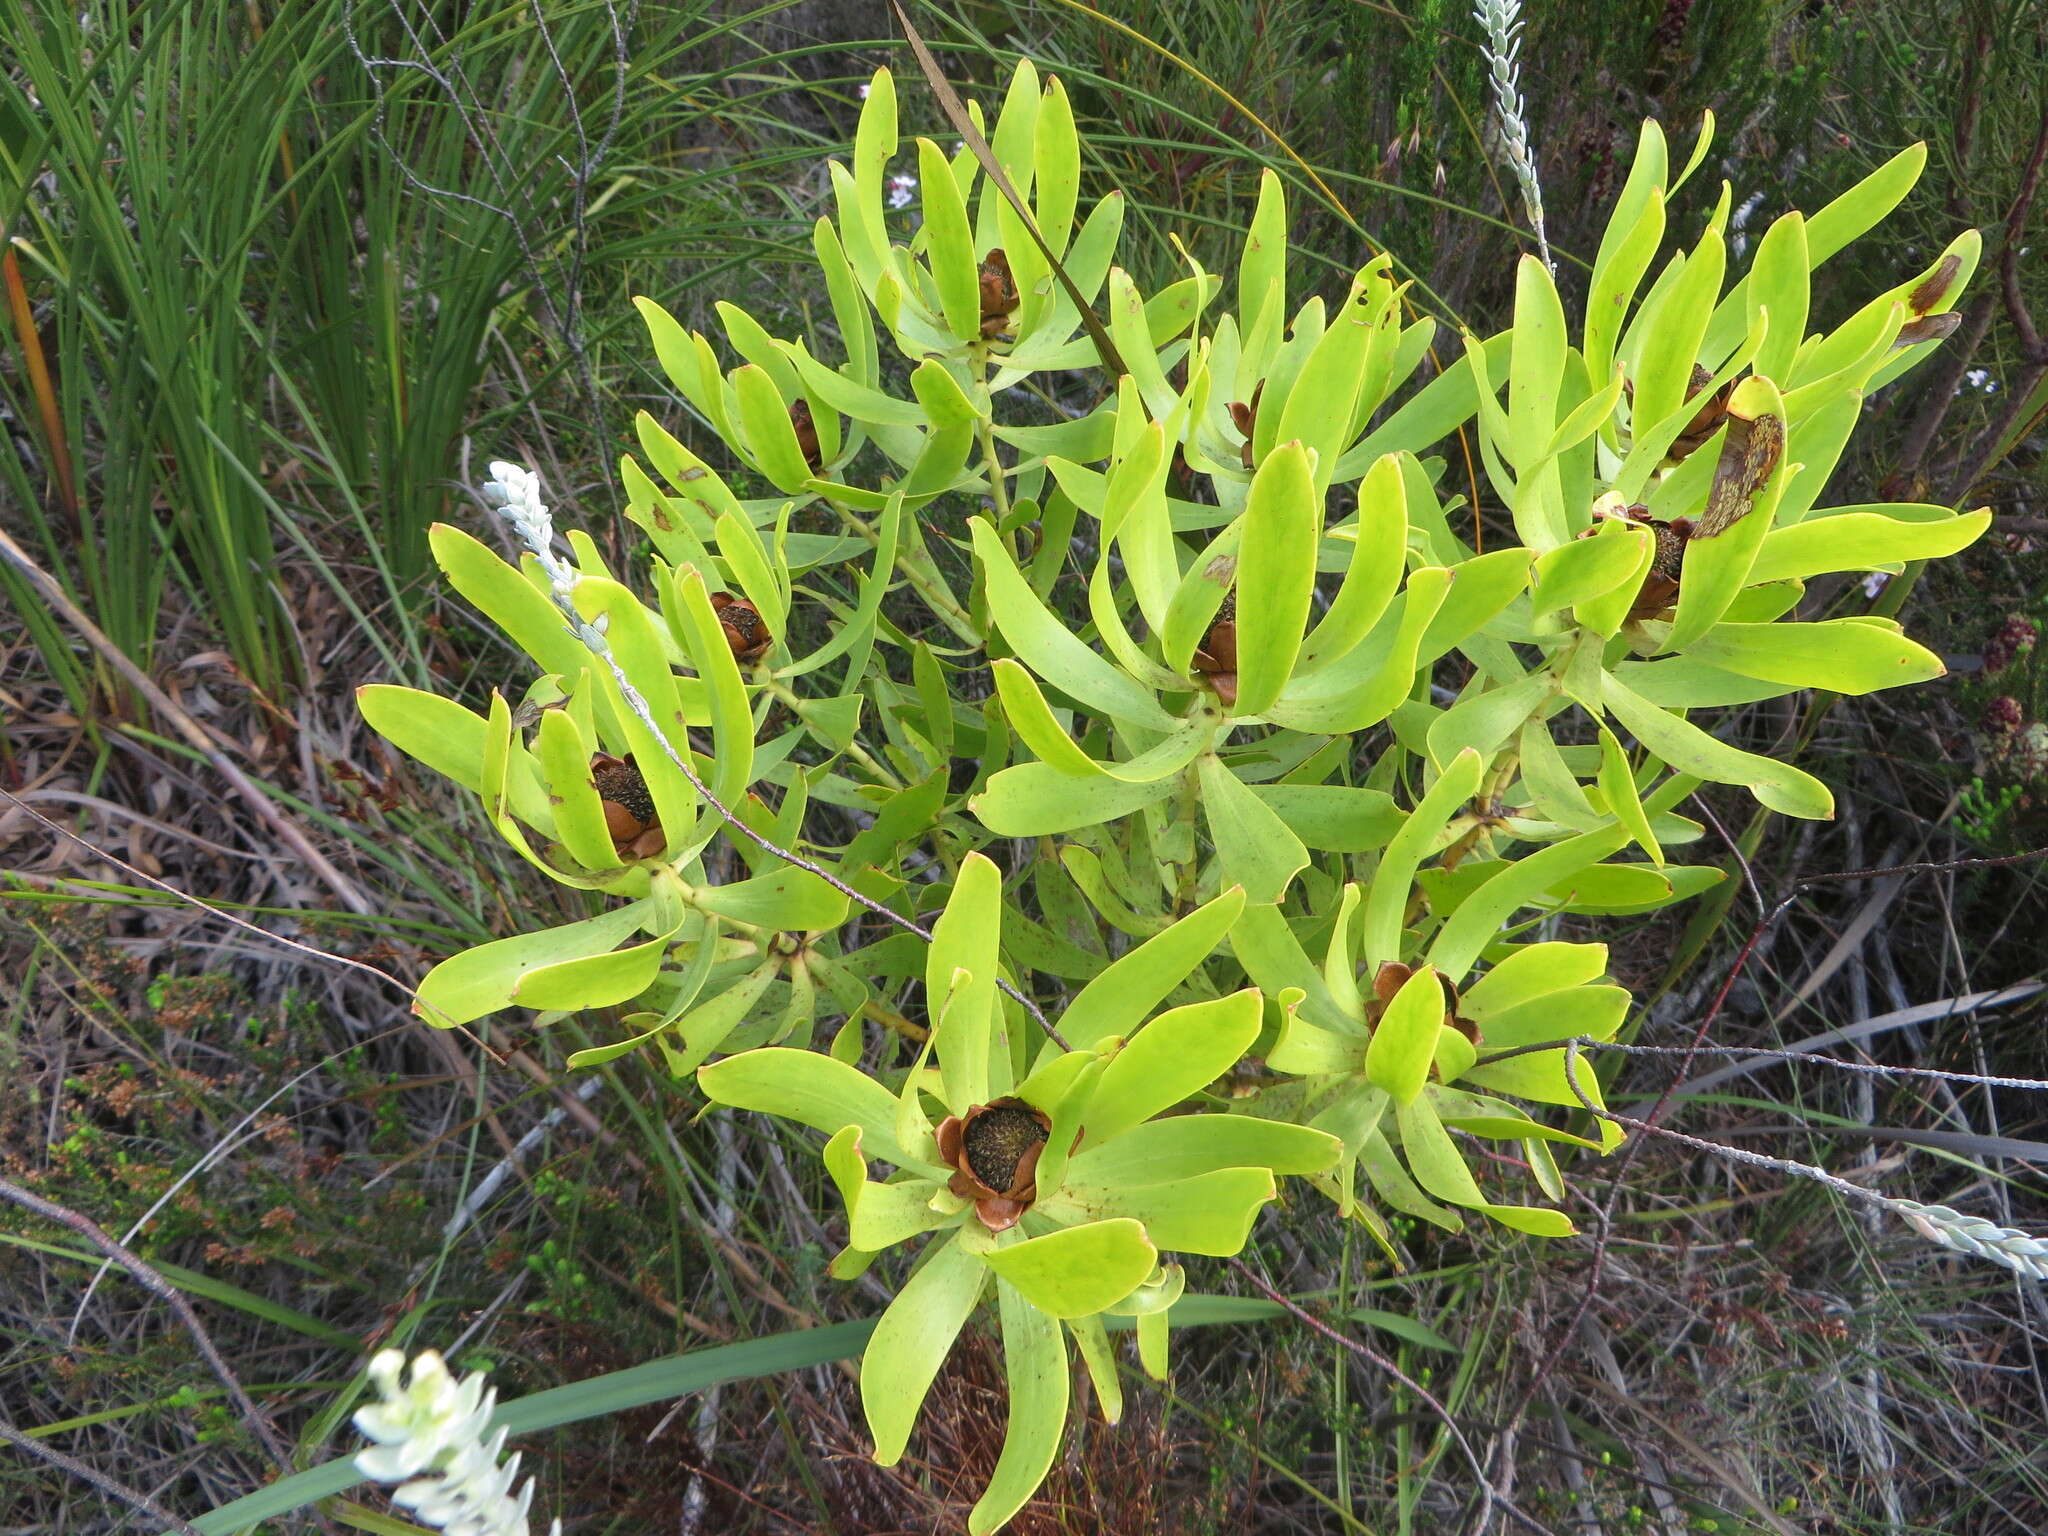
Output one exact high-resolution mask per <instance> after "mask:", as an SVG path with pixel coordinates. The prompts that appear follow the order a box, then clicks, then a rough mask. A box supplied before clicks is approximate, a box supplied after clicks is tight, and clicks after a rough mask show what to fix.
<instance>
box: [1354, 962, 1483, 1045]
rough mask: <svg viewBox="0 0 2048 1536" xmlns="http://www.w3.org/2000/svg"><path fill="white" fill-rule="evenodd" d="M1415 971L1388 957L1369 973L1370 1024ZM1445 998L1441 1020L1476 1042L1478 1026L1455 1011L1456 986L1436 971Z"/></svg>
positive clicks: (1368, 1011) (1456, 1001) (1366, 1009)
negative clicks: (1370, 976)
mask: <svg viewBox="0 0 2048 1536" xmlns="http://www.w3.org/2000/svg"><path fill="white" fill-rule="evenodd" d="M1414 974H1415V967H1414V966H1412V965H1407V964H1404V963H1403V962H1401V961H1399V960H1388V961H1386V962H1385V963H1384V964H1382V965H1381V966H1380V968H1379V969H1378V970H1377V971H1374V972H1373V976H1372V996H1371V997H1370V998H1369V999H1368V1000H1367V1001H1366V1005H1365V1019H1366V1023H1367V1024H1369V1025H1377V1024H1378V1023H1379V1021H1380V1018H1381V1016H1382V1015H1383V1014H1385V1013H1386V1011H1387V1005H1388V1004H1389V1003H1391V1002H1392V1001H1393V1000H1394V994H1395V993H1397V992H1399V991H1400V990H1401V988H1403V987H1404V986H1406V985H1407V984H1408V978H1409V977H1411V976H1413V975H1414ZM1437 980H1438V981H1439V982H1440V983H1441V984H1442V986H1443V989H1444V993H1445V996H1446V998H1447V1001H1446V1002H1445V1004H1444V1022H1445V1023H1446V1024H1448V1025H1450V1026H1451V1028H1453V1029H1455V1030H1456V1031H1457V1032H1458V1033H1459V1034H1461V1035H1463V1036H1464V1037H1465V1038H1466V1039H1467V1040H1470V1041H1471V1042H1472V1043H1473V1044H1474V1045H1477V1044H1478V1043H1479V1026H1478V1025H1477V1024H1475V1023H1473V1022H1472V1021H1471V1020H1470V1019H1468V1018H1466V1017H1465V1016H1464V1015H1463V1014H1461V1013H1459V1012H1458V989H1457V988H1456V987H1454V986H1452V985H1451V979H1450V977H1448V976H1444V975H1442V974H1439V975H1438V977H1437Z"/></svg>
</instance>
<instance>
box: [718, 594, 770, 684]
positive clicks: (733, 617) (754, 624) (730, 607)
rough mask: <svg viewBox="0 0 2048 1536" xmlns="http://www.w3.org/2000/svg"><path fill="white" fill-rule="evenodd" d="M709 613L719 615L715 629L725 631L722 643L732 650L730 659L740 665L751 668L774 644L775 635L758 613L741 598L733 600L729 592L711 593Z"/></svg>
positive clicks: (757, 610)
mask: <svg viewBox="0 0 2048 1536" xmlns="http://www.w3.org/2000/svg"><path fill="white" fill-rule="evenodd" d="M711 611H712V612H713V613H715V614H717V615H718V627H719V628H720V629H722V630H724V631H725V643H726V644H727V645H729V646H731V647H732V654H733V659H734V660H735V661H737V662H739V663H740V665H742V666H752V665H753V664H754V663H755V662H757V661H759V660H760V659H761V658H762V657H763V656H766V655H767V654H768V648H769V647H770V646H772V645H773V644H775V632H774V631H773V630H771V629H770V628H769V627H768V623H767V621H766V620H765V619H763V618H762V617H761V614H760V610H759V609H757V608H755V606H754V605H753V604H752V603H750V602H748V601H747V600H746V599H745V598H744V597H734V596H733V595H732V594H731V593H730V592H714V593H712V594H711Z"/></svg>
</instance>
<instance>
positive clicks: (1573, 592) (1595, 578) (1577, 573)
mask: <svg viewBox="0 0 2048 1536" xmlns="http://www.w3.org/2000/svg"><path fill="white" fill-rule="evenodd" d="M1645 537H1646V535H1645V534H1644V532H1643V530H1641V529H1640V528H1634V527H1631V526H1630V525H1629V524H1628V523H1626V522H1623V521H1621V520H1619V519H1615V518H1609V519H1606V520H1604V521H1603V522H1601V523H1600V525H1599V527H1598V528H1597V530H1596V531H1595V532H1594V534H1593V536H1592V537H1591V538H1583V539H1570V540H1568V541H1566V542H1565V543H1563V544H1560V545H1558V546H1557V548H1555V549H1553V550H1551V551H1550V553H1548V554H1546V555H1542V556H1540V557H1538V559H1537V561H1536V564H1535V566H1534V568H1533V569H1532V571H1531V576H1532V578H1533V579H1532V580H1531V581H1530V584H1529V616H1530V617H1531V618H1541V617H1542V616H1543V615H1544V614H1546V613H1555V612H1556V611H1557V610H1558V609H1560V608H1571V607H1575V606H1577V605H1578V604H1580V603H1590V602H1591V601H1592V600H1593V599H1594V598H1596V597H1599V596H1601V595H1602V594H1603V593H1607V592H1611V591H1613V590H1614V589H1615V588H1616V587H1618V586H1620V585H1621V584H1622V583H1623V582H1624V581H1626V580H1628V578H1629V577H1631V576H1633V575H1634V574H1635V573H1636V568H1637V566H1638V565H1640V564H1641V563H1642V554H1643V551H1642V541H1643V539H1644V538H1645Z"/></svg>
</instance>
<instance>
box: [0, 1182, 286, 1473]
mask: <svg viewBox="0 0 2048 1536" xmlns="http://www.w3.org/2000/svg"><path fill="white" fill-rule="evenodd" d="M0 1199H5V1200H10V1201H12V1202H13V1203H14V1204H16V1205H18V1206H20V1207H22V1209H24V1210H27V1211H33V1212H34V1213H35V1214H36V1215H38V1216H41V1217H43V1218H44V1219H45V1220H47V1221H54V1222H56V1223H57V1224H58V1225H59V1226H63V1227H69V1228H70V1229H71V1230H72V1231H73V1232H76V1233H77V1234H78V1235H79V1236H80V1237H82V1238H84V1239H85V1240H86V1241H87V1242H89V1243H91V1244H92V1245H93V1246H94V1247H95V1248H97V1249H99V1251H100V1252H101V1253H104V1254H105V1255H106V1256H107V1257H108V1258H110V1259H112V1260H113V1261H114V1262H115V1263H116V1264H119V1265H120V1266H121V1267H122V1268H123V1269H125V1270H127V1271H128V1273H129V1274H130V1275H132V1276H134V1277H135V1281H136V1283H137V1284H138V1285H140V1286H141V1287H142V1288H143V1289H144V1290H146V1291H148V1292H150V1293H151V1294H152V1295H154V1296H157V1297H159V1298H161V1299H162V1300H163V1302H164V1303H165V1304H166V1305H167V1306H169V1307H170V1309H171V1311H172V1312H174V1313H175V1314H177V1318H178V1321H179V1322H180V1323H181V1324H183V1325H184V1329H185V1331H186V1332H187V1333H188V1334H190V1335H191V1336H192V1342H193V1344H194V1345H195V1346H197V1348H198V1350H199V1354H200V1357H201V1358H202V1359H204V1360H205V1361H206V1364H207V1368H208V1369H209V1370H211V1371H212V1372H213V1374H214V1376H215V1377H216V1378H218V1379H219V1381H220V1384H221V1385H222V1386H223V1387H225V1388H226V1389H227V1394H228V1399H229V1401H231V1402H232V1403H233V1404H234V1405H235V1408H236V1411H237V1412H239V1413H240V1414H241V1415H242V1418H243V1419H244V1420H245V1421H246V1422H247V1423H248V1425H249V1428H250V1429H251V1430H253V1431H254V1432H255V1435H256V1438H257V1440H258V1441H260V1442H261V1443H262V1446H263V1449H264V1450H265V1451H266V1452H268V1453H269V1456H270V1459H271V1460H272V1461H273V1462H274V1463H276V1465H277V1469H278V1471H279V1472H284V1473H288V1472H290V1471H291V1469H292V1458H291V1451H290V1449H289V1448H288V1447H287V1446H286V1445H285V1443H284V1442H283V1441H282V1440H281V1439H279V1438H278V1435H277V1431H276V1430H274V1429H272V1428H271V1427H270V1421H269V1420H268V1419H266V1418H265V1417H264V1416H263V1414H262V1412H261V1411H260V1410H259V1409H258V1408H257V1406H256V1404H255V1403H254V1402H253V1401H252V1400H251V1399H250V1397H249V1394H248V1393H247V1392H245V1391H243V1390H242V1383H241V1380H240V1378H239V1377H237V1376H236V1375H235V1373H234V1371H233V1369H232V1368H231V1367H230V1366H229V1365H228V1362H227V1360H226V1358H225V1357H224V1356H223V1355H222V1354H221V1352H220V1350H219V1349H218V1348H217V1347H216V1346H215V1344H214V1342H213V1336H212V1335H211V1334H209V1333H208V1332H207V1331H206V1325H205V1324H204V1323H202V1322H200V1321H199V1314H198V1313H197V1312H195V1311H193V1310H192V1303H191V1302H189V1301H187V1300H186V1299H185V1293H184V1292H183V1291H181V1290H179V1289H178V1288H177V1287H176V1286H175V1285H173V1284H171V1282H170V1281H168V1280H166V1279H165V1278H164V1277H163V1276H162V1275H160V1274H158V1273H157V1272H156V1270H155V1269H154V1268H152V1267H151V1266H150V1264H149V1263H148V1262H147V1261H146V1260H144V1259H142V1258H140V1257H138V1256H137V1255H135V1254H134V1253H131V1252H130V1251H129V1250H128V1249H126V1248H124V1247H122V1246H121V1245H120V1244H119V1243H117V1242H115V1241H114V1240H113V1239H112V1238H111V1237H109V1236H107V1234H106V1233H105V1232H103V1231H101V1230H100V1227H99V1224H98V1223H96V1222H95V1221H94V1220H93V1219H92V1218H91V1217H90V1216H85V1215H81V1214H80V1213H79V1212H77V1211H74V1210H72V1209H70V1208H69V1207H68V1206H62V1205H59V1204H57V1203H56V1202H55V1201H54V1200H45V1199H44V1198H43V1197H42V1196H41V1195H37V1194H32V1193H30V1192H29V1191H28V1190H25V1189H23V1188H22V1187H21V1186H20V1185H19V1184H14V1183H10V1182H9V1181H8V1180H6V1179H0Z"/></svg>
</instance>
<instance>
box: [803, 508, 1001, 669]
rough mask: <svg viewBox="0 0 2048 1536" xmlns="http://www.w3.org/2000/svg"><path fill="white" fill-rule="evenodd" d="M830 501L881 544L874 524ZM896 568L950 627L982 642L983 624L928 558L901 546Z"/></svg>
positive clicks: (861, 531) (874, 543)
mask: <svg viewBox="0 0 2048 1536" xmlns="http://www.w3.org/2000/svg"><path fill="white" fill-rule="evenodd" d="M828 505H830V506H831V508H832V510H833V511H835V512H837V513H838V514H839V520H840V521H841V522H842V523H844V524H845V525H846V526H847V527H848V528H849V529H851V530H852V531H853V532H854V533H856V534H858V535H859V536H860V537H861V538H863V539H865V540H867V542H868V545H869V547H870V548H874V549H879V548H881V545H882V536H881V535H880V534H879V533H877V532H875V530H874V529H873V528H872V527H870V526H869V525H868V524H867V523H865V522H863V521H861V519H860V518H858V517H856V516H855V515H854V514H853V512H852V511H850V510H849V509H848V508H846V507H843V506H841V505H840V504H839V503H838V502H836V501H834V502H830V503H828ZM896 569H897V570H898V571H900V572H901V573H902V575H903V579H904V580H905V581H907V582H909V583H910V585H911V588H912V590H914V591H915V592H916V593H917V595H918V596H919V597H921V598H923V599H924V601H925V606H926V607H928V608H930V609H931V610H932V612H933V613H935V614H937V615H938V616H939V618H940V619H941V620H943V621H944V623H945V625H946V627H947V628H948V629H950V630H952V631H953V633H954V634H956V635H958V636H959V637H960V638H961V639H962V640H964V641H966V642H967V643H968V644H969V645H971V646H974V647H976V648H977V649H978V648H979V647H980V646H981V645H982V643H983V636H982V633H981V630H980V628H979V626H977V625H976V624H975V622H974V619H973V618H972V616H970V615H969V614H968V612H967V610H966V609H965V608H962V607H961V606H960V605H959V604H958V603H956V602H955V601H953V594H952V593H951V592H949V591H948V590H947V589H946V584H945V581H944V580H943V579H942V578H941V577H940V575H939V573H938V572H937V570H935V569H932V568H930V567H929V565H928V564H927V563H926V562H924V561H921V560H919V559H918V558H917V557H916V556H915V555H914V554H912V553H911V552H910V551H909V550H906V549H903V548H901V547H899V548H898V549H897V551H896Z"/></svg>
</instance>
